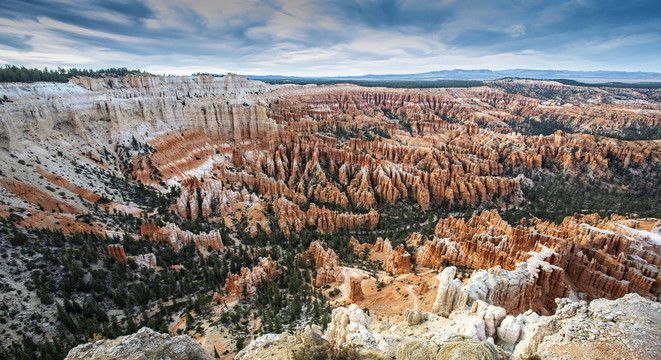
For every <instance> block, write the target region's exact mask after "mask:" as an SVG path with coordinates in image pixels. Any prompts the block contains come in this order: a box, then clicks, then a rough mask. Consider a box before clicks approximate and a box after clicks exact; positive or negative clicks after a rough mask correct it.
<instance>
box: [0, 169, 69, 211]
mask: <svg viewBox="0 0 661 360" xmlns="http://www.w3.org/2000/svg"><path fill="white" fill-rule="evenodd" d="M0 185H2V186H3V187H4V188H5V189H7V190H9V191H10V192H12V193H14V194H15V195H16V196H18V197H19V198H21V199H23V200H25V201H26V202H28V203H30V204H32V205H34V206H35V207H38V208H40V209H42V210H45V211H49V212H58V213H69V214H79V213H80V210H79V209H78V208H76V207H73V206H71V205H68V204H67V203H65V202H63V201H60V200H57V199H55V198H54V197H53V196H51V195H49V194H47V193H46V192H44V191H41V190H39V189H37V188H35V187H34V186H30V185H27V184H24V183H22V182H20V181H16V180H14V179H10V178H2V179H0Z"/></svg>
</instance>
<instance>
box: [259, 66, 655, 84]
mask: <svg viewBox="0 0 661 360" xmlns="http://www.w3.org/2000/svg"><path fill="white" fill-rule="evenodd" d="M248 78H250V79H255V80H264V81H285V80H293V81H301V80H324V81H338V80H339V81H341V80H349V81H437V80H497V79H502V78H528V79H568V80H576V81H581V82H586V83H603V82H625V83H646V82H661V73H656V72H640V71H638V72H628V71H572V70H532V69H509V70H486V69H485V70H462V69H455V70H440V71H430V72H425V73H417V74H388V75H373V74H368V75H362V76H328V77H324V76H321V77H297V76H283V75H248Z"/></svg>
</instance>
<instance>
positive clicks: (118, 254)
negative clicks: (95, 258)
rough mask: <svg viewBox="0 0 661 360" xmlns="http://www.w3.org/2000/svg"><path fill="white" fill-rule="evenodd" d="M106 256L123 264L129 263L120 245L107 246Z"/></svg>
mask: <svg viewBox="0 0 661 360" xmlns="http://www.w3.org/2000/svg"><path fill="white" fill-rule="evenodd" d="M108 255H109V256H110V257H111V258H113V259H115V260H117V261H121V262H123V263H125V264H126V263H127V262H128V261H129V259H128V257H127V256H126V253H125V252H124V247H123V246H122V245H108Z"/></svg>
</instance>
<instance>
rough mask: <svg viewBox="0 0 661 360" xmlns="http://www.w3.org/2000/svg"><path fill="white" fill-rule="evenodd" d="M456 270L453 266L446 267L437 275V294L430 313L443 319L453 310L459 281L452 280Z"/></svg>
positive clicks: (459, 284)
mask: <svg viewBox="0 0 661 360" xmlns="http://www.w3.org/2000/svg"><path fill="white" fill-rule="evenodd" d="M456 271H457V269H456V268H455V267H454V266H451V267H447V268H445V269H443V271H442V272H441V273H440V274H438V276H437V277H436V278H437V279H438V293H437V294H436V300H435V301H434V306H433V307H432V312H433V313H435V314H438V315H440V316H443V317H448V316H450V313H451V312H452V310H453V308H454V303H455V300H456V296H457V292H458V291H459V287H460V286H461V281H459V280H457V279H455V278H454V276H455V273H456Z"/></svg>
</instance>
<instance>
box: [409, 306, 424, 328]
mask: <svg viewBox="0 0 661 360" xmlns="http://www.w3.org/2000/svg"><path fill="white" fill-rule="evenodd" d="M427 315H428V313H421V312H419V311H418V310H415V309H407V310H406V311H404V321H406V324H407V325H408V326H412V325H418V324H420V323H421V322H423V321H425V320H427Z"/></svg>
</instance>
